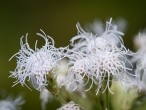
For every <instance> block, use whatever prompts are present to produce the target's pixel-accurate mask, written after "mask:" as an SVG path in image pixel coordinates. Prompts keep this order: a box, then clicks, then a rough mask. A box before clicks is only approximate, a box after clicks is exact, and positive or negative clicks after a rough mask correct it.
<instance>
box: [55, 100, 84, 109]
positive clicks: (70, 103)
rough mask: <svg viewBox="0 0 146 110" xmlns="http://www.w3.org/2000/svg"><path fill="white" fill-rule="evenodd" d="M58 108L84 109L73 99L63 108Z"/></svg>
mask: <svg viewBox="0 0 146 110" xmlns="http://www.w3.org/2000/svg"><path fill="white" fill-rule="evenodd" d="M57 110H84V109H83V108H82V107H80V105H79V104H75V103H74V102H73V101H71V102H69V103H67V104H66V105H64V106H62V107H61V108H58V109H57Z"/></svg>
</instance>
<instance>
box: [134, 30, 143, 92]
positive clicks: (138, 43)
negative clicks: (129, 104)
mask: <svg viewBox="0 0 146 110" xmlns="http://www.w3.org/2000/svg"><path fill="white" fill-rule="evenodd" d="M134 45H135V47H136V48H137V49H139V52H138V53H137V54H135V55H134V57H133V58H132V62H133V63H136V69H135V74H136V75H137V76H138V77H137V80H138V81H139V83H138V86H139V88H140V89H142V90H145V91H146V86H145V85H146V33H145V32H144V33H140V34H139V35H137V36H135V38H134Z"/></svg>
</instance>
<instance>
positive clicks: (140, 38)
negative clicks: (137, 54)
mask: <svg viewBox="0 0 146 110" xmlns="http://www.w3.org/2000/svg"><path fill="white" fill-rule="evenodd" d="M133 41H134V46H135V47H136V48H140V49H146V32H143V33H139V34H138V35H136V36H135V37H134V40H133Z"/></svg>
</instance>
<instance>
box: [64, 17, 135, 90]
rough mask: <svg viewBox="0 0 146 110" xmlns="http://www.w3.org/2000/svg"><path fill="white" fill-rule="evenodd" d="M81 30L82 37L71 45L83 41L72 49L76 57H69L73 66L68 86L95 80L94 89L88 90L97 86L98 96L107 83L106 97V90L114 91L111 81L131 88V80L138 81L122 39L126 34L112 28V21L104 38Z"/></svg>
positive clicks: (92, 82) (78, 37)
mask: <svg viewBox="0 0 146 110" xmlns="http://www.w3.org/2000/svg"><path fill="white" fill-rule="evenodd" d="M78 30H79V32H80V34H81V35H78V36H75V37H74V38H72V39H71V41H72V43H73V42H74V41H75V40H77V39H79V42H78V43H77V44H75V45H74V47H73V49H72V51H75V52H73V55H72V53H70V55H68V57H69V59H70V62H69V63H70V64H71V67H70V69H69V72H68V78H67V79H68V80H67V81H66V82H67V85H68V86H69V85H70V84H72V83H74V82H77V81H82V80H83V79H84V77H87V79H88V80H87V82H86V83H85V85H86V84H87V83H88V82H89V79H91V85H90V87H89V88H88V89H87V90H90V89H91V88H92V86H93V84H96V85H97V86H98V88H97V93H98V91H99V89H100V88H101V86H102V83H103V82H106V85H105V89H104V90H103V93H104V92H105V90H106V89H108V90H109V91H110V83H111V80H117V81H121V82H122V81H124V82H126V83H127V84H128V83H129V81H128V79H129V77H135V76H134V75H133V74H131V73H130V71H132V69H131V68H132V64H131V63H130V62H129V60H128V59H127V55H129V50H127V49H126V48H125V47H124V45H123V40H122V39H121V37H120V35H123V34H122V33H121V32H119V31H117V30H116V29H115V28H114V27H113V26H112V24H111V19H110V21H109V22H107V25H106V30H105V32H104V33H103V34H102V35H101V36H95V35H92V34H89V33H86V32H85V31H84V30H83V29H82V28H80V29H78ZM80 44H81V45H80ZM72 56H74V57H72ZM127 65H128V66H127ZM76 76H79V77H80V78H78V77H76ZM130 84H131V85H132V83H130ZM87 90H86V91H87ZM110 92H111V93H112V91H110Z"/></svg>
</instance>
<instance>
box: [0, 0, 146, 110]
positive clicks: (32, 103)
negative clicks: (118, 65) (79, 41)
mask: <svg viewBox="0 0 146 110" xmlns="http://www.w3.org/2000/svg"><path fill="white" fill-rule="evenodd" d="M144 1H145V0H143V1H140V0H137V1H134V0H117V1H116V0H115V1H114V0H99V1H98V0H96V1H92V0H89V1H85V0H82V1H79V0H72V1H71V0H66V1H65V0H60V1H59V0H58V1H57V0H54V1H53V0H1V1H0V88H1V89H5V90H6V91H7V92H8V93H11V94H14V95H17V94H18V93H23V94H24V96H25V99H26V103H25V105H24V106H23V110H40V109H41V107H40V100H39V92H38V91H36V90H34V89H33V91H30V90H29V89H28V88H26V87H21V86H20V85H17V86H15V87H13V88H12V87H11V86H12V85H13V83H12V82H13V81H15V80H13V79H11V78H8V76H9V75H10V74H9V71H10V70H14V68H15V66H16V63H15V59H13V60H12V61H11V62H8V59H9V58H10V57H11V56H12V55H13V54H14V53H16V52H17V51H18V49H19V48H20V45H19V40H20V37H21V36H22V35H25V34H26V33H29V36H30V37H29V43H30V45H32V46H34V42H35V40H36V39H39V37H36V35H35V33H36V32H39V29H43V30H44V31H45V32H46V33H47V34H48V35H50V36H51V37H53V39H54V40H55V42H56V46H57V47H60V46H66V45H68V44H69V40H70V38H71V37H73V36H74V35H76V33H77V30H76V27H75V25H76V23H77V22H80V23H81V25H84V24H86V23H89V22H92V21H93V20H94V19H96V18H99V19H101V20H102V21H106V20H107V19H109V18H110V17H112V18H113V20H114V19H116V18H119V17H123V18H125V19H126V20H127V22H128V27H127V31H126V33H125V37H124V41H125V45H126V47H127V48H130V49H132V50H133V47H132V44H133V43H132V37H133V36H134V35H135V34H136V33H138V32H139V31H140V30H141V29H144V28H145V27H146V3H145V2H144ZM40 42H42V40H41V39H40ZM40 44H41V43H40ZM58 106H59V105H58V104H57V106H55V104H54V103H53V104H52V103H51V104H49V105H48V109H49V108H50V107H53V108H50V109H49V110H54V109H55V108H56V107H58Z"/></svg>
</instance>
